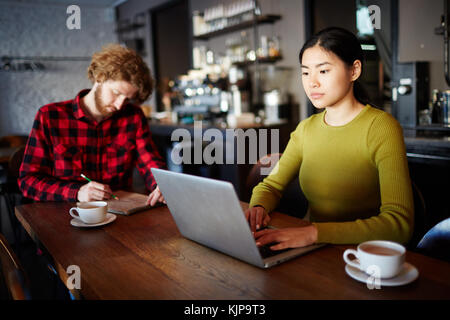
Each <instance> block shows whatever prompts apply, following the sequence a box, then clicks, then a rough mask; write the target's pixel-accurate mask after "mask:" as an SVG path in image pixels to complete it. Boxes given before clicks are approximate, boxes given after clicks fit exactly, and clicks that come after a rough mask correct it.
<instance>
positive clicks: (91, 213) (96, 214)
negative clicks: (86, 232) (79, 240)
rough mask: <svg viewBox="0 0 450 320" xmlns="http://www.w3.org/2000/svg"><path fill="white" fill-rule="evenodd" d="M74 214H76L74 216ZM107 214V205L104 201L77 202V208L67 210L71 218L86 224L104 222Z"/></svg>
mask: <svg viewBox="0 0 450 320" xmlns="http://www.w3.org/2000/svg"><path fill="white" fill-rule="evenodd" d="M74 212H76V213H78V214H74ZM107 212H108V203H106V202H105V201H90V202H77V206H76V207H73V208H71V209H70V210H69V213H70V215H71V216H72V217H74V218H76V219H80V220H81V221H83V222H84V223H88V224H95V223H100V222H103V221H105V219H106V213H107Z"/></svg>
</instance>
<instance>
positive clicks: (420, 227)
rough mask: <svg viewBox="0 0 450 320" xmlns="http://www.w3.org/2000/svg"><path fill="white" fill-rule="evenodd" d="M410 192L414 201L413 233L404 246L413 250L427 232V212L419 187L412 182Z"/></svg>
mask: <svg viewBox="0 0 450 320" xmlns="http://www.w3.org/2000/svg"><path fill="white" fill-rule="evenodd" d="M411 185H412V191H413V199H414V231H413V235H412V237H411V240H410V241H409V242H408V243H407V244H406V247H407V248H408V249H410V250H414V249H415V248H416V247H417V244H418V243H419V241H420V240H421V239H422V237H423V236H424V234H425V233H426V232H427V227H428V223H427V210H426V206H425V199H424V197H423V195H422V192H421V191H420V189H419V187H418V186H417V185H416V184H415V183H414V181H412V184H411Z"/></svg>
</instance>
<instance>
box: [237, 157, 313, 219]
mask: <svg viewBox="0 0 450 320" xmlns="http://www.w3.org/2000/svg"><path fill="white" fill-rule="evenodd" d="M280 157H281V153H275V154H268V155H266V156H264V157H262V158H261V159H259V160H258V162H257V163H256V164H255V165H254V166H253V167H252V169H251V170H250V173H249V175H248V177H247V181H246V190H247V196H248V199H250V196H251V193H252V190H253V188H254V187H256V185H257V184H258V183H260V182H261V181H263V180H264V178H265V177H266V175H262V174H261V169H263V168H266V169H268V168H270V167H274V166H275V164H276V163H277V162H278V160H279V159H280ZM307 210H308V200H306V197H305V195H304V194H303V191H302V189H301V188H300V183H299V181H298V175H296V176H295V177H294V179H292V181H291V182H289V184H288V185H287V186H286V188H285V190H284V192H283V195H282V197H281V199H280V202H279V203H278V206H277V207H276V208H275V211H278V212H282V213H286V214H288V215H291V216H294V217H297V218H303V217H304V216H305V215H306V211H307Z"/></svg>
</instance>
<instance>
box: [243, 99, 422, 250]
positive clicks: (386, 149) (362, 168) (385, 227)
mask: <svg viewBox="0 0 450 320" xmlns="http://www.w3.org/2000/svg"><path fill="white" fill-rule="evenodd" d="M325 113H326V112H322V113H319V114H315V115H313V116H311V117H309V118H308V119H305V120H304V121H301V122H300V124H299V125H298V127H297V128H296V130H295V131H293V132H292V134H291V139H290V141H289V143H288V145H287V147H286V150H285V151H284V153H283V155H282V157H281V158H280V160H279V162H278V163H277V165H276V166H275V168H274V169H273V170H272V173H271V174H270V175H269V176H268V177H266V178H265V179H264V180H263V182H261V183H260V184H258V185H257V186H256V187H255V188H254V189H253V194H252V198H251V200H250V207H253V206H255V205H261V206H263V207H264V208H265V209H266V210H267V211H268V212H270V211H272V210H274V208H275V207H276V206H277V204H278V202H279V199H280V198H281V195H282V192H283V189H284V188H285V187H286V185H287V184H288V183H289V182H290V181H291V180H292V179H293V178H294V177H295V176H297V175H298V176H299V181H300V186H301V188H302V190H303V192H304V194H305V196H306V198H307V199H308V202H309V208H308V211H309V213H310V218H311V221H312V222H313V223H314V224H315V226H316V227H317V230H318V241H317V242H318V243H334V244H357V243H361V242H364V241H367V240H374V239H384V240H391V241H396V242H400V243H406V242H408V241H409V239H410V238H411V235H412V231H413V224H414V202H413V196H412V189H411V181H410V177H409V171H408V162H407V159H406V151H405V144H404V140H403V133H402V129H401V127H400V125H399V123H398V122H397V121H396V120H395V119H394V118H393V117H392V116H391V115H390V114H388V113H386V112H383V111H381V110H378V109H375V108H372V107H370V106H369V105H367V106H365V107H364V108H363V109H362V111H361V112H360V113H359V114H358V115H357V116H356V117H355V118H354V119H353V120H352V121H350V122H349V123H347V124H346V125H343V126H329V125H327V124H326V123H325V121H324V116H325Z"/></svg>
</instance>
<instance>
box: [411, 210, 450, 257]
mask: <svg viewBox="0 0 450 320" xmlns="http://www.w3.org/2000/svg"><path fill="white" fill-rule="evenodd" d="M416 251H417V252H419V253H422V254H424V255H427V256H430V257H433V258H436V259H441V260H445V261H448V262H450V218H447V219H445V220H443V221H441V222H439V223H438V224H437V225H435V226H434V227H433V228H431V229H430V231H428V232H427V233H426V234H425V236H424V237H423V238H422V240H420V242H419V244H418V245H417V249H416Z"/></svg>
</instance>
